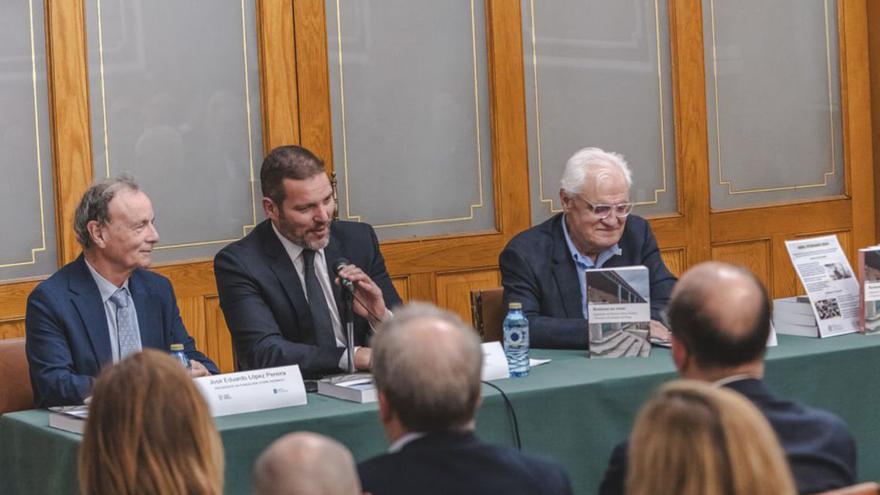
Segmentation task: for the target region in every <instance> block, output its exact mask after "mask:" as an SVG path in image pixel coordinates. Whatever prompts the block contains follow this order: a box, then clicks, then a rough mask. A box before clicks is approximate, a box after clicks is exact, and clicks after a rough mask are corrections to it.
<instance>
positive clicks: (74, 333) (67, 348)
mask: <svg viewBox="0 0 880 495" xmlns="http://www.w3.org/2000/svg"><path fill="white" fill-rule="evenodd" d="M128 287H129V290H130V291H131V297H132V300H133V301H134V307H135V309H136V310H137V316H138V327H139V328H140V333H141V345H142V346H143V347H144V348H148V347H150V348H155V349H161V350H165V351H168V350H169V348H170V347H171V344H183V345H184V351H185V352H186V355H187V356H188V357H189V358H190V359H194V360H196V361H199V362H201V363H202V364H204V365H205V367H206V368H207V369H208V371H210V372H211V373H218V370H217V366H216V365H214V363H212V362H211V360H209V359H208V358H207V357H205V356H204V355H203V354H201V353H200V352H198V351H196V348H195V342H194V341H193V339H192V337H190V336H189V334H188V333H187V332H186V328H184V326H183V321H181V319H180V312H179V311H178V309H177V300H176V299H175V297H174V290H173V289H172V288H171V283H170V282H169V281H168V279H166V278H165V277H163V276H161V275H159V274H156V273H153V272H151V271H148V270H140V269H139V270H135V271H134V273H132V274H131V277H130V278H129V280H128ZM25 332H26V334H27V340H26V351H27V359H28V364H29V366H30V374H31V385H32V387H33V390H34V403H35V404H36V406H37V407H49V406H60V405H71V404H82V401H83V399H85V398H86V397H88V396H89V394H90V393H91V391H92V385H93V383H94V380H95V376H97V375H98V372H99V371H101V368H102V367H104V366H105V365H107V364H110V363H111V362H112V360H113V354H112V351H111V349H110V330H109V329H108V328H107V316H106V313H105V312H104V303H103V302H102V301H101V293H100V292H99V291H98V284H97V283H95V279H94V278H93V277H92V274H91V272H90V271H89V268H88V267H87V266H86V262H85V260H84V259H83V257H82V255H80V257H79V258H77V259H76V261H74V262H72V263H70V264H68V265H65V266H64V267H63V268H61V269H60V270H58V271H57V272H56V273H55V274H54V275H52V276H51V277H49V278H48V279H46V280H45V281H43V282H42V283H40V285H38V286H37V287H36V288H35V289H34V291H33V292H31V294H30V296H29V297H28V302H27V315H26V317H25Z"/></svg>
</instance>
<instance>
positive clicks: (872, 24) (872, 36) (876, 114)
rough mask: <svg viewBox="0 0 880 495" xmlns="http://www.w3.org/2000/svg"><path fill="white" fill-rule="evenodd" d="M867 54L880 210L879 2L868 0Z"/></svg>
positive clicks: (878, 222) (879, 223)
mask: <svg viewBox="0 0 880 495" xmlns="http://www.w3.org/2000/svg"><path fill="white" fill-rule="evenodd" d="M867 4H868V10H867V12H866V14H867V16H868V56H869V66H870V80H871V133H872V136H871V141H872V143H873V147H872V149H873V152H874V157H873V158H874V167H873V169H874V191H875V194H874V211H875V212H878V211H880V194H877V193H876V191H880V2H878V1H877V0H869V1H868V2H867ZM874 222H875V223H874V228H875V229H876V232H880V216H877V215H875V219H874Z"/></svg>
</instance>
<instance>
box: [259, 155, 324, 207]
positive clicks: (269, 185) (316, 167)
mask: <svg viewBox="0 0 880 495" xmlns="http://www.w3.org/2000/svg"><path fill="white" fill-rule="evenodd" d="M325 171H326V169H325V168H324V162H323V161H321V159H320V158H318V157H317V156H315V155H314V153H312V152H311V151H309V150H307V149H305V148H303V147H301V146H295V145H288V146H279V147H277V148H275V149H273V150H272V151H270V152H269V154H268V155H266V158H265V159H263V165H262V166H261V167H260V189H262V191H263V196H264V197H266V198H269V199H271V200H272V202H273V203H275V204H276V205H279V206H281V204H282V203H284V197H285V192H284V179H293V180H305V179H309V178H312V177H314V176H315V175H318V174H321V173H325Z"/></svg>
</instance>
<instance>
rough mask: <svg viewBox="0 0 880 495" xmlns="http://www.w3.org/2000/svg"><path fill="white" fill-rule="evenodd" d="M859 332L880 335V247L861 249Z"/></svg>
mask: <svg viewBox="0 0 880 495" xmlns="http://www.w3.org/2000/svg"><path fill="white" fill-rule="evenodd" d="M859 282H860V283H859V292H860V293H859V331H860V332H862V333H864V334H866V335H880V246H872V247H868V248H862V249H859Z"/></svg>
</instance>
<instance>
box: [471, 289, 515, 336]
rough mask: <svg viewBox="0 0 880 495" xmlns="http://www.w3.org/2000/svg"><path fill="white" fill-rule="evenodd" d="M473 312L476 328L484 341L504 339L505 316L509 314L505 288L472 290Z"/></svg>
mask: <svg viewBox="0 0 880 495" xmlns="http://www.w3.org/2000/svg"><path fill="white" fill-rule="evenodd" d="M471 313H472V314H473V318H474V328H476V330H477V332H478V333H479V334H480V338H481V339H482V340H483V342H492V341H496V340H502V338H503V335H504V333H503V331H502V324H503V323H504V317H505V316H507V308H505V307H504V289H503V288H501V287H495V288H492V289H482V290H475V291H471Z"/></svg>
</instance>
